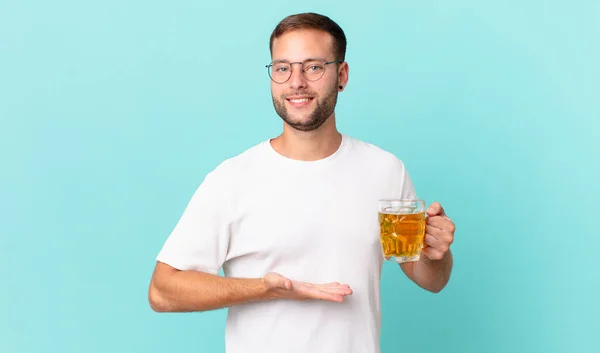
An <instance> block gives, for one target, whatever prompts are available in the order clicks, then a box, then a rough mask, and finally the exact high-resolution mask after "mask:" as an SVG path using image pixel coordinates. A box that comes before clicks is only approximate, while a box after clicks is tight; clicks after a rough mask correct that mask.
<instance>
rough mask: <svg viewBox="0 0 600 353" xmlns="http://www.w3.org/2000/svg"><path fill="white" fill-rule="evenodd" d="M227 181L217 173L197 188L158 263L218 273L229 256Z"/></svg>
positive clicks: (157, 258) (164, 246)
mask: <svg viewBox="0 0 600 353" xmlns="http://www.w3.org/2000/svg"><path fill="white" fill-rule="evenodd" d="M227 195H228V188H227V185H226V183H225V181H224V180H223V179H222V178H220V177H218V176H217V174H216V173H215V172H214V171H213V172H211V173H209V174H208V175H207V176H206V178H205V179H204V181H203V182H202V183H201V184H200V186H199V187H198V188H197V189H196V191H195V192H194V194H193V195H192V198H191V199H190V201H189V202H188V204H187V206H186V208H185V209H184V211H183V214H182V215H181V217H180V219H179V221H178V222H177V224H176V225H175V227H174V229H173V231H172V232H171V234H170V235H169V237H168V238H167V240H166V242H165V244H164V245H163V247H162V249H161V251H160V252H159V254H158V256H157V257H156V260H158V261H160V262H163V263H166V264H168V265H170V266H172V267H175V268H177V269H179V270H196V271H203V272H208V273H212V274H217V273H218V272H219V269H220V268H221V266H222V265H223V262H224V261H225V258H226V256H227V249H228V246H229V238H230V234H229V232H230V228H231V227H230V207H228V203H229V201H228V197H227Z"/></svg>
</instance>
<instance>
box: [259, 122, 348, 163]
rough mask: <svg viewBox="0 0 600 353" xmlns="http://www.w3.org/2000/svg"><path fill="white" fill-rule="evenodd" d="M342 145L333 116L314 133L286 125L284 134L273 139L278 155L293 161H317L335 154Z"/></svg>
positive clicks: (272, 142)
mask: <svg viewBox="0 0 600 353" xmlns="http://www.w3.org/2000/svg"><path fill="white" fill-rule="evenodd" d="M341 143H342V135H341V134H340V133H339V132H338V131H337V128H336V125H335V116H334V115H332V116H331V117H329V119H327V121H326V122H325V123H323V125H321V126H320V127H319V128H318V129H316V130H314V131H298V130H295V129H294V128H291V127H290V126H288V125H287V124H285V123H284V126H283V133H282V134H281V135H279V136H277V137H276V138H274V139H271V145H272V146H273V149H275V151H277V153H279V154H281V155H283V156H285V157H287V158H291V159H296V160H301V161H316V160H319V159H323V158H327V157H329V156H331V155H332V154H334V153H335V152H336V151H337V150H338V148H339V147H340V144H341Z"/></svg>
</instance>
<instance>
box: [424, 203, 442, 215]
mask: <svg viewBox="0 0 600 353" xmlns="http://www.w3.org/2000/svg"><path fill="white" fill-rule="evenodd" d="M427 214H428V215H429V216H430V217H432V216H438V215H440V216H445V215H446V214H445V213H444V208H443V207H442V205H440V203H439V202H434V203H432V204H431V205H430V206H429V208H428V209H427Z"/></svg>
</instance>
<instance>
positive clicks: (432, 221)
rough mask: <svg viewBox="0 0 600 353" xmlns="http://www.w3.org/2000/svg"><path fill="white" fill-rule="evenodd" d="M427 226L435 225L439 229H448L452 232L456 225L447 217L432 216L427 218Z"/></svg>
mask: <svg viewBox="0 0 600 353" xmlns="http://www.w3.org/2000/svg"><path fill="white" fill-rule="evenodd" d="M427 227H435V228H437V229H440V230H444V231H448V232H450V233H454V231H455V230H456V227H455V226H454V223H453V222H452V221H451V220H450V219H449V218H444V217H439V216H434V217H430V218H429V219H427Z"/></svg>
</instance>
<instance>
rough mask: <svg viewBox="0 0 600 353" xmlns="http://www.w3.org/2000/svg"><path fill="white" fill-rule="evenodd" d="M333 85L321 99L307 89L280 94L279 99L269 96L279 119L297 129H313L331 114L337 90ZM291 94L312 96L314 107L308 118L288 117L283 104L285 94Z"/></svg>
mask: <svg viewBox="0 0 600 353" xmlns="http://www.w3.org/2000/svg"><path fill="white" fill-rule="evenodd" d="M333 87H334V88H333V89H332V90H330V91H329V92H327V94H326V95H325V96H324V97H323V98H322V99H320V97H319V96H318V95H316V94H312V93H311V92H307V91H298V92H293V93H292V94H287V95H286V94H282V95H281V98H280V99H276V98H275V97H274V96H271V97H272V99H273V106H274V107H275V111H276V112H277V115H279V116H280V117H281V119H283V121H284V122H285V123H286V124H288V125H289V126H290V127H292V128H293V129H296V130H299V131H313V130H316V129H318V128H319V127H320V126H321V125H323V123H325V122H326V121H327V119H328V118H329V117H330V116H331V114H333V111H334V109H335V105H336V102H337V96H338V91H337V89H336V88H335V87H336V86H333ZM291 95H309V96H311V97H313V100H314V101H315V104H316V107H315V108H314V110H313V111H312V112H310V114H309V116H308V119H306V120H304V121H300V120H294V119H293V118H292V117H290V114H289V113H288V111H287V108H286V106H285V100H286V96H291Z"/></svg>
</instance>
